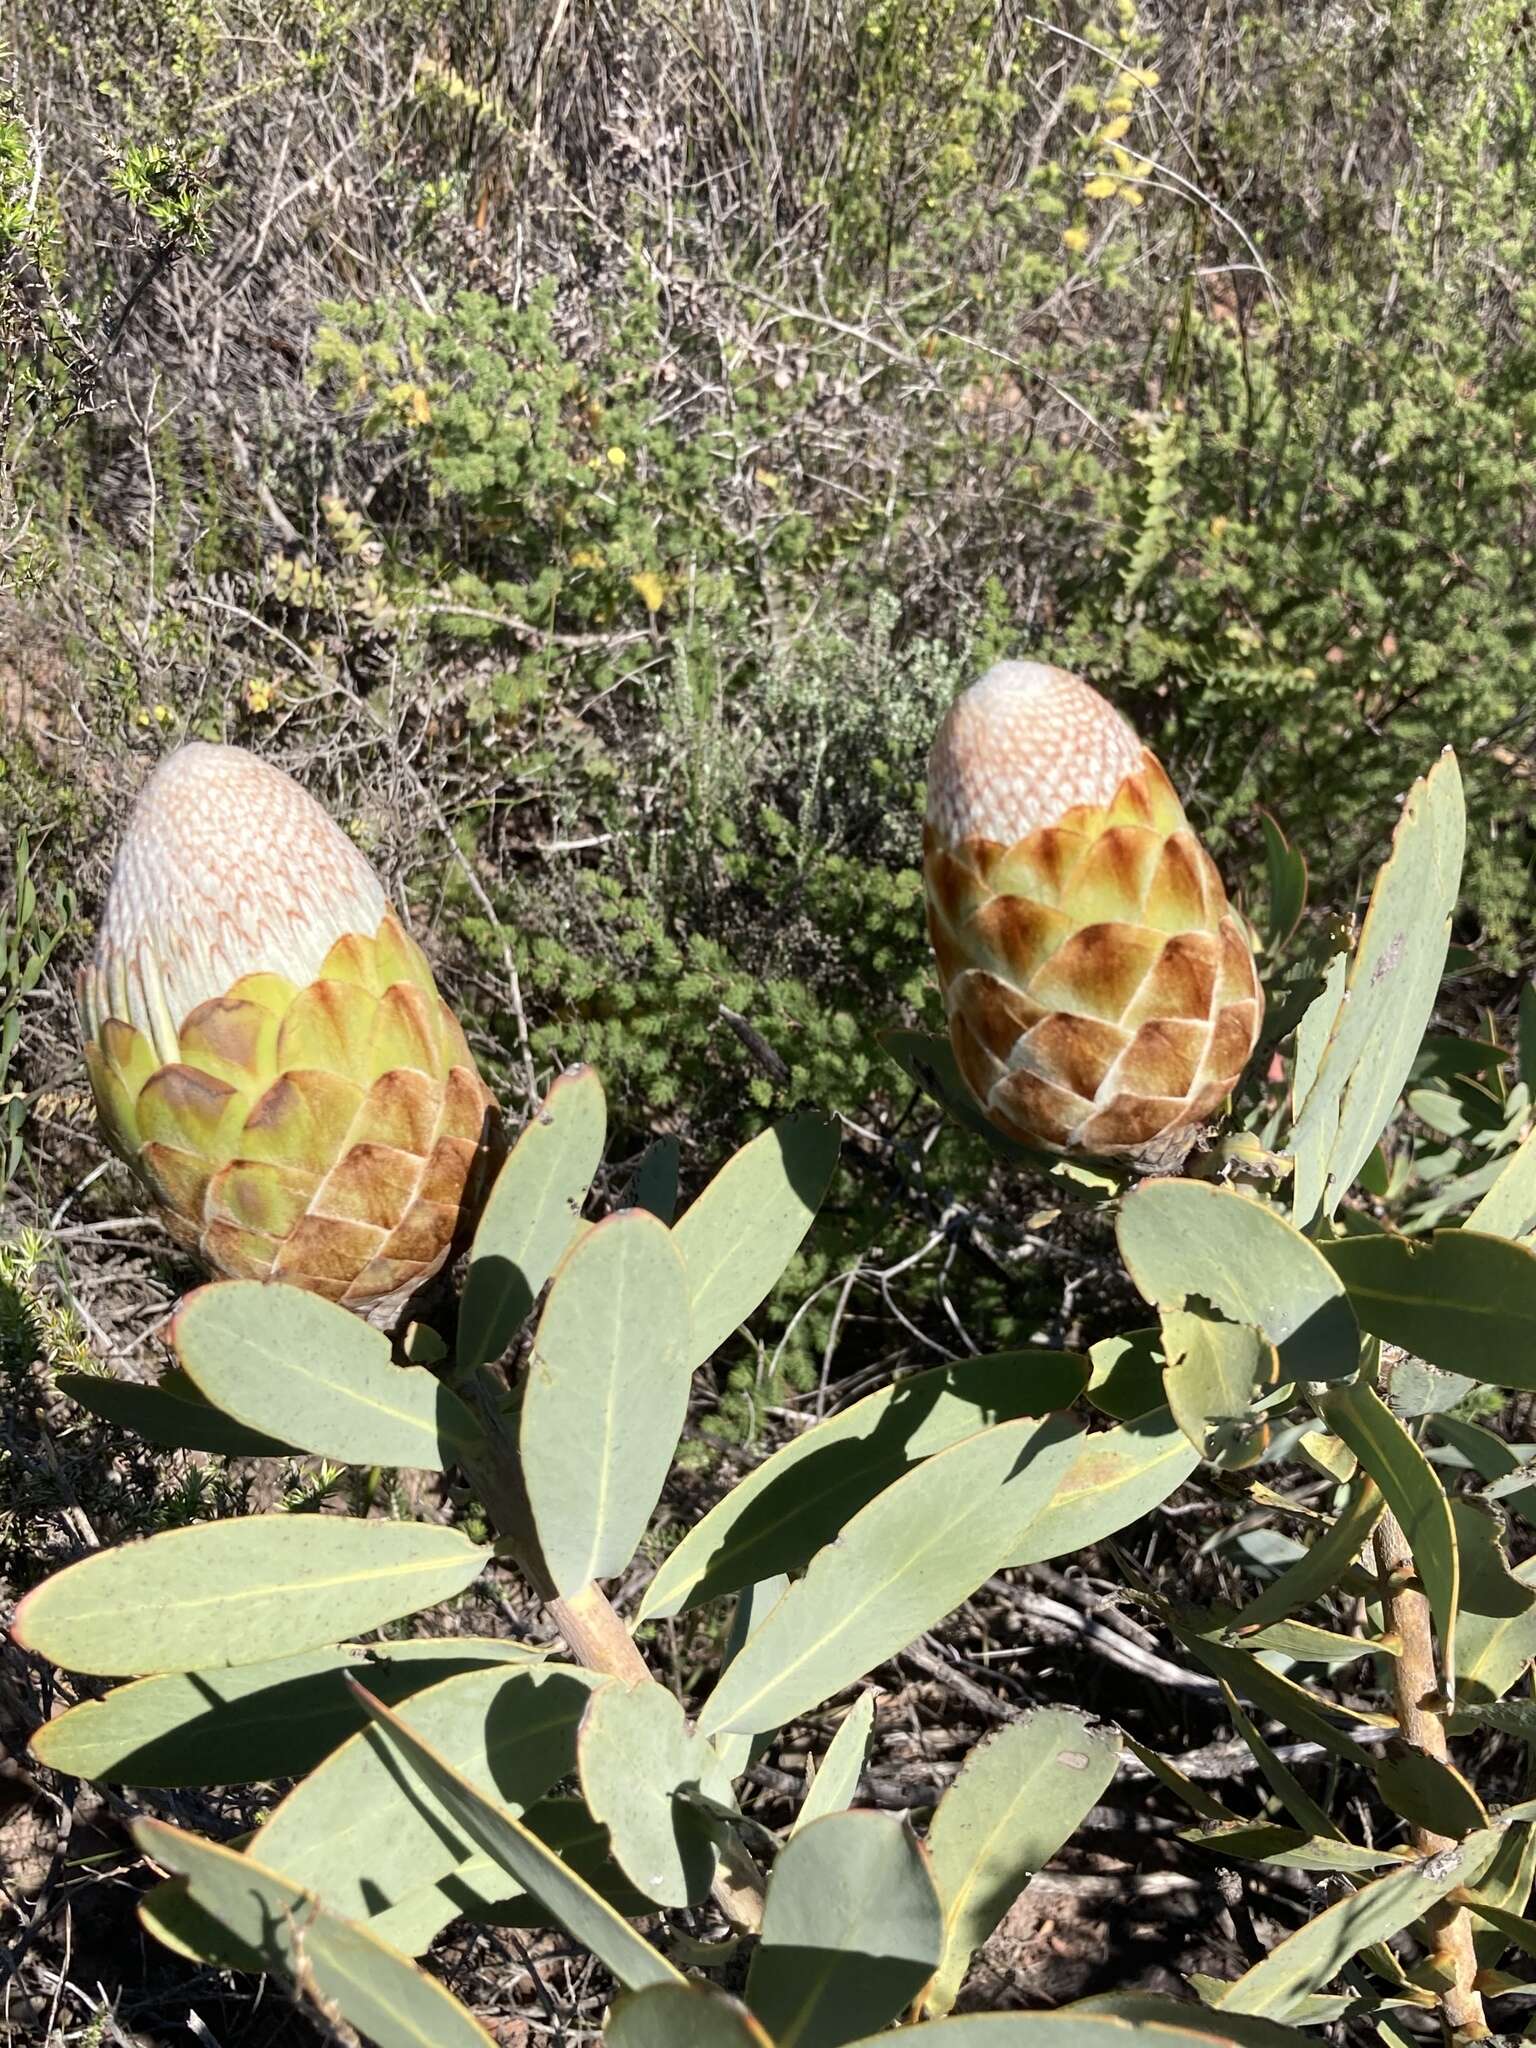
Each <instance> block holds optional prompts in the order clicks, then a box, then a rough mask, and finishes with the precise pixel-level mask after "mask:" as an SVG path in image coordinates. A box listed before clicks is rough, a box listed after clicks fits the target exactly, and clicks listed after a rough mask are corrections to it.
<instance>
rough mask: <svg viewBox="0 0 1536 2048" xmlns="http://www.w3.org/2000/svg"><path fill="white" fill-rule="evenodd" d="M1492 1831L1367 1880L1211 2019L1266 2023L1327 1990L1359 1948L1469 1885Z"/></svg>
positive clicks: (1276, 1953) (1493, 1844)
mask: <svg viewBox="0 0 1536 2048" xmlns="http://www.w3.org/2000/svg"><path fill="white" fill-rule="evenodd" d="M1500 1839H1501V1837H1500V1834H1499V1830H1498V1829H1497V1828H1486V1829H1483V1830H1482V1831H1480V1832H1479V1833H1478V1834H1475V1835H1469V1836H1468V1837H1467V1839H1466V1841H1464V1842H1462V1843H1461V1844H1460V1845H1459V1846H1458V1847H1457V1848H1455V1849H1444V1850H1442V1851H1441V1852H1440V1853H1439V1855H1437V1856H1428V1857H1426V1858H1425V1859H1424V1860H1423V1861H1422V1862H1419V1863H1410V1864H1407V1865H1405V1867H1404V1868H1403V1869H1401V1870H1394V1871H1391V1872H1389V1873H1388V1875H1387V1876H1385V1877H1378V1878H1375V1879H1372V1880H1371V1881H1370V1882H1368V1883H1366V1884H1363V1885H1362V1886H1361V1887H1360V1889H1359V1890H1358V1891H1356V1892H1353V1893H1351V1894H1350V1895H1349V1897H1347V1898H1344V1899H1340V1901H1339V1902H1338V1904H1337V1905H1335V1906H1330V1907H1329V1908H1328V1910H1327V1911H1326V1912H1325V1913H1319V1914H1317V1916H1316V1917H1315V1918H1314V1919H1311V1920H1309V1921H1308V1922H1307V1923H1306V1925H1305V1926H1304V1927H1299V1928H1298V1929H1297V1930H1296V1932H1295V1933H1294V1934H1291V1935H1287V1936H1286V1938H1285V1940H1284V1941H1282V1942H1280V1943H1278V1944H1277V1945H1276V1947H1274V1948H1273V1949H1271V1951H1270V1952H1269V1954H1268V1955H1267V1956H1265V1958H1264V1959H1263V1961H1262V1962H1258V1963H1255V1964H1254V1966H1253V1968H1252V1969H1251V1970H1249V1971H1247V1972H1246V1973H1245V1974H1244V1975H1243V1976H1241V1977H1239V1978H1238V1980H1237V1982H1236V1983H1235V1984H1233V1985H1232V1986H1231V1988H1230V1989H1229V1990H1228V1991H1226V1992H1225V1993H1224V1994H1223V1995H1222V1998H1221V2000H1220V2002H1219V2004H1218V2005H1217V2007H1216V2012H1217V2014H1218V2016H1219V2015H1222V2014H1225V2013H1228V2012H1233V2013H1253V2014H1255V2015H1258V2016H1259V2017H1270V2018H1273V2017H1275V2016H1276V2015H1283V2014H1285V2013H1287V2012H1289V2011H1290V2009H1291V2007H1292V2006H1293V2005H1294V2004H1295V2002H1296V2001H1297V2000H1298V1999H1300V1998H1304V1997H1306V1996H1307V1995H1308V1994H1309V1993H1310V1992H1314V1991H1319V1990H1321V1989H1322V1987H1323V1986H1324V1985H1325V1984H1329V1983H1331V1982H1332V1981H1333V1979H1334V1978H1335V1977H1336V1976H1337V1975H1338V1973H1339V1971H1340V1970H1341V1969H1342V1968H1343V1967H1344V1965H1345V1964H1346V1963H1347V1962H1348V1961H1349V1960H1350V1958H1351V1957H1352V1956H1357V1955H1358V1954H1359V1953H1360V1951H1361V1949H1363V1948H1370V1947H1371V1946H1372V1945H1373V1944H1374V1943H1376V1942H1378V1941H1390V1939H1391V1938H1392V1936H1393V1935H1394V1934H1400V1933H1401V1932H1402V1930H1403V1929H1404V1928H1405V1927H1408V1926H1411V1925H1412V1923H1413V1922H1414V1921H1415V1920H1417V1919H1418V1918H1419V1917H1420V1915H1421V1914H1423V1913H1424V1912H1426V1911H1427V1910H1428V1908H1429V1907H1431V1906H1433V1905H1434V1904H1435V1903H1436V1902H1437V1901H1438V1900H1440V1899H1443V1898H1444V1897H1445V1895H1446V1893H1447V1892H1449V1891H1454V1890H1455V1888H1456V1886H1457V1885H1462V1884H1475V1883H1476V1881H1477V1879H1478V1878H1479V1877H1481V1876H1482V1874H1483V1872H1484V1870H1485V1869H1486V1868H1487V1867H1488V1865H1489V1863H1491V1862H1492V1860H1493V1856H1494V1852H1495V1850H1496V1849H1497V1848H1498V1846H1499V1842H1500Z"/></svg>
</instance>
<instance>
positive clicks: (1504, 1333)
mask: <svg viewBox="0 0 1536 2048" xmlns="http://www.w3.org/2000/svg"><path fill="white" fill-rule="evenodd" d="M1324 1255H1325V1256H1326V1258H1327V1260H1328V1263H1329V1265H1330V1266H1332V1268H1333V1270H1334V1271H1335V1272H1336V1273H1337V1274H1338V1276H1339V1278H1340V1280H1342V1281H1343V1283H1344V1286H1345V1287H1346V1288H1347V1290H1348V1292H1349V1299H1350V1303H1351V1305H1352V1306H1353V1308H1354V1311H1355V1314H1356V1315H1357V1316H1358V1317H1359V1319H1360V1322H1361V1324H1362V1325H1363V1327H1364V1328H1366V1329H1367V1330H1369V1331H1370V1332H1371V1333H1372V1335H1373V1336H1377V1337H1381V1338H1384V1339H1385V1341H1386V1342H1387V1343H1389V1344H1400V1345H1401V1346H1402V1347H1403V1349H1404V1350H1405V1351H1411V1352H1413V1353H1414V1355H1415V1356H1416V1357H1419V1358H1425V1359H1428V1361H1429V1363H1430V1364H1431V1365H1438V1366H1441V1367H1443V1368H1444V1369H1445V1370H1446V1371H1447V1372H1457V1373H1464V1374H1466V1375H1467V1376H1468V1378H1470V1379H1475V1380H1485V1381H1488V1382H1490V1383H1492V1384H1493V1385H1495V1386H1501V1387H1519V1388H1522V1389H1523V1390H1525V1391H1529V1390H1531V1389H1532V1388H1536V1252H1533V1251H1531V1250H1530V1249H1528V1247H1527V1246H1525V1245H1523V1244H1511V1243H1510V1242H1509V1241H1508V1239H1506V1238H1502V1237H1484V1236H1482V1235H1480V1234H1479V1233H1477V1232H1474V1231H1471V1230H1436V1231H1434V1232H1432V1233H1431V1235H1430V1236H1429V1237H1427V1238H1423V1237H1398V1236H1396V1235H1395V1234H1394V1233H1391V1232H1388V1231H1382V1232H1379V1233H1378V1232H1373V1233H1372V1234H1371V1235H1370V1236H1369V1237H1341V1238H1339V1239H1338V1240H1337V1241H1336V1242H1334V1243H1332V1244H1330V1245H1328V1246H1326V1247H1325V1248H1324Z"/></svg>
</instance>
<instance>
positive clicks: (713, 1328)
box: [673, 1116, 838, 1371]
mask: <svg viewBox="0 0 1536 2048" xmlns="http://www.w3.org/2000/svg"><path fill="white" fill-rule="evenodd" d="M837 1153H838V1137H837V1126H836V1125H835V1124H830V1123H828V1122H827V1121H826V1120H825V1119H824V1118H822V1117H818V1116H791V1117H786V1118H785V1119H784V1120H783V1122H781V1123H777V1124H775V1125H774V1126H773V1128H772V1130H768V1131H764V1132H763V1134H762V1136H761V1137H758V1138H754V1139H753V1140H752V1142H751V1143H750V1144H749V1145H744V1146H743V1147H742V1149H741V1150H740V1151H739V1152H738V1153H737V1154H736V1155H735V1157H734V1158H733V1159H728V1160H727V1161H726V1163H725V1165H724V1166H722V1167H721V1169H720V1171H719V1172H718V1173H717V1174H716V1175H715V1177H714V1179H713V1180H712V1181H711V1182H710V1183H709V1186H708V1187H707V1188H705V1190H704V1192H703V1193H702V1194H701V1195H699V1196H698V1197H697V1199H696V1200H695V1201H693V1202H691V1203H690V1204H689V1206H688V1207H687V1208H686V1209H685V1210H684V1211H683V1213H682V1215H681V1216H680V1217H679V1219H678V1221H677V1223H676V1225H675V1226H674V1232H673V1234H674V1236H675V1237H676V1239H677V1244H678V1249H679V1251H680V1252H681V1253H682V1255H683V1263H684V1265H685V1266H686V1268H687V1272H688V1298H689V1303H690V1306H691V1308H692V1311H693V1337H692V1344H691V1348H690V1351H689V1354H688V1367H689V1370H690V1371H691V1370H692V1369H693V1367H694V1366H696V1365H702V1364H703V1362H704V1360H705V1359H706V1358H710V1357H712V1356H713V1355H714V1353H715V1352H716V1351H718V1350H719V1348H720V1346H721V1345H722V1344H723V1343H724V1342H725V1340H726V1338H727V1337H729V1336H730V1335H731V1333H732V1331H733V1330H737V1329H739V1328H740V1327H741V1325H742V1324H743V1323H744V1322H745V1321H746V1320H747V1318H748V1316H750V1315H751V1314H752V1313H753V1312H754V1310H756V1309H758V1308H760V1307H761V1306H762V1304H763V1302H764V1301H766V1300H767V1298H768V1296H769V1294H770V1293H771V1292H772V1290H773V1288H774V1286H775V1284H776V1283H777V1282H778V1280H779V1278H780V1276H781V1275H782V1274H783V1271H784V1268H785V1267H786V1266H787V1265H788V1264H789V1262H790V1260H791V1259H792V1258H793V1257H794V1255H795V1253H796V1252H797V1251H798V1250H799V1249H800V1244H801V1240H802V1239H803V1238H804V1236H805V1233H806V1232H807V1231H808V1230H809V1229H810V1227H811V1224H812V1222H813V1221H814V1219H815V1215H816V1211H817V1210H818V1209H819V1208H820V1207H821V1203H822V1198H823V1196H824V1195H825V1194H826V1192H827V1189H828V1188H829V1187H830V1186H831V1183H832V1175H833V1172H834V1170H835V1168H836V1166H837Z"/></svg>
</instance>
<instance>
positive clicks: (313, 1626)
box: [15, 1515, 488, 1678]
mask: <svg viewBox="0 0 1536 2048" xmlns="http://www.w3.org/2000/svg"><path fill="white" fill-rule="evenodd" d="M487 1555H488V1553H487V1552H486V1551H483V1550H480V1549H478V1548H477V1547H476V1546H475V1545H474V1544H473V1543H471V1542H469V1541H468V1539H467V1538H466V1537H464V1536H461V1535H460V1534H459V1533H458V1531H457V1530H456V1529H443V1528H439V1527H437V1526H436V1525H435V1524H432V1523H426V1522H373V1521H368V1522H364V1521H353V1520H351V1519H348V1518H344V1517H342V1516H340V1515H248V1516H244V1517H241V1518H239V1519H236V1520H231V1521H227V1522H205V1523H203V1524H202V1525H201V1526H199V1527H197V1528H192V1529H167V1530H163V1531H162V1532H161V1533H160V1534H159V1535H158V1536H151V1537H149V1538H148V1539H147V1540H145V1541H143V1542H140V1543H126V1544H123V1545H122V1546H121V1547H120V1548H119V1549H116V1550H99V1551H97V1552H96V1553H95V1554H94V1555H93V1556H91V1557H86V1558H82V1559H81V1560H80V1562H79V1563H78V1564H72V1565H68V1566H66V1567H65V1569H64V1570H63V1571H61V1572H56V1573H55V1574H54V1576H53V1577H52V1578H51V1579H45V1580H44V1582H43V1583H42V1585H40V1586H38V1587H37V1588H36V1589H35V1590H34V1591H33V1592H31V1593H29V1594H28V1595H27V1597H26V1598H25V1599H24V1600H23V1601H22V1603H21V1606H20V1608H19V1609H18V1610H17V1615H16V1622H15V1635H16V1640H17V1641H18V1642H19V1643H21V1644H22V1645H23V1646H24V1647H25V1648H27V1649H29V1650H36V1651H37V1652H38V1654H39V1655H40V1656H44V1657H51V1658H52V1659H53V1661H54V1663H55V1664H62V1665H64V1666H65V1667H66V1668H67V1669H69V1670H71V1671H90V1672H96V1673H99V1674H101V1675H103V1676H105V1677H109V1678H117V1677H128V1678H134V1677H139V1676H141V1675H142V1674H144V1673H147V1672H152V1671H199V1670H202V1669H203V1668H204V1667H209V1668H212V1667H214V1666H217V1665H220V1664H257V1663H262V1662H265V1661H266V1660H268V1659H270V1658H272V1657H274V1656H276V1655H278V1654H279V1653H280V1652H283V1653H290V1654H293V1653H297V1652H298V1651H300V1650H308V1649H317V1648H318V1647H319V1646H320V1645H321V1644H323V1643H335V1642H339V1641H342V1640H344V1639H345V1638H346V1637H348V1636H353V1635H358V1634H360V1633H361V1632H362V1631H363V1630H365V1629H370V1628H377V1627H378V1626H379V1624H380V1623H381V1622H386V1621H395V1620H397V1619H398V1618H399V1617H400V1616H401V1615H402V1614H412V1613H415V1612H416V1611H417V1610H418V1609H420V1608H423V1607H431V1606H433V1605H435V1603H436V1602H437V1601H439V1600H447V1599H449V1598H451V1597H452V1595H453V1594H455V1593H461V1592H462V1591H463V1590H464V1588H465V1587H466V1586H468V1585H469V1584H471V1583H472V1581H473V1580H474V1579H476V1578H477V1577H478V1576H479V1574H480V1571H481V1569H482V1567H483V1566H484V1564H485V1561H486V1557H487Z"/></svg>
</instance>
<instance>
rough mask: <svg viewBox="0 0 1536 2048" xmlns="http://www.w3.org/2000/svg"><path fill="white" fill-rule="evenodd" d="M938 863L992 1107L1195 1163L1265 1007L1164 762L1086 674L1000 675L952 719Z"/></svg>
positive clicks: (948, 948)
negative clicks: (1199, 1142)
mask: <svg viewBox="0 0 1536 2048" xmlns="http://www.w3.org/2000/svg"><path fill="white" fill-rule="evenodd" d="M923 851H924V858H923V870H924V878H925V883H926V888H927V897H928V925H929V933H930V936H931V938H932V941H933V947H934V953H935V956H936V958H937V961H938V968H939V978H940V981H941V983H942V985H943V988H944V994H945V1001H946V1006H947V1008H948V1012H949V1026H950V1036H951V1039H952V1041H953V1044H954V1049H955V1057H956V1059H957V1061H958V1063H959V1065H960V1069H961V1071H962V1073H963V1074H964V1076H965V1079H966V1081H967V1083H968V1085H969V1086H970V1088H971V1089H972V1090H973V1091H974V1093H975V1095H976V1097H977V1099H978V1101H979V1102H980V1103H981V1105H982V1107H983V1108H984V1109H985V1110H986V1112H987V1114H988V1116H989V1117H990V1118H991V1119H992V1121H993V1122H994V1123H995V1124H996V1125H997V1126H998V1128H999V1129H1000V1130H1002V1131H1004V1132H1005V1133H1006V1134H1007V1135H1009V1136H1010V1137H1013V1138H1016V1139H1019V1140H1022V1141H1023V1142H1025V1143H1028V1144H1033V1145H1039V1146H1044V1147H1045V1148H1046V1149H1048V1150H1051V1151H1056V1152H1081V1153H1087V1154H1091V1155H1093V1156H1095V1157H1098V1158H1105V1159H1125V1160H1127V1161H1128V1162H1130V1163H1131V1164H1133V1165H1135V1166H1137V1167H1140V1168H1141V1169H1143V1170H1145V1171H1170V1170H1173V1169H1174V1168H1176V1167H1177V1166H1178V1165H1179V1164H1180V1163H1181V1162H1182V1160H1183V1158H1184V1156H1185V1155H1186V1153H1187V1152H1188V1150H1189V1147H1190V1146H1191V1144H1192V1143H1193V1142H1194V1139H1195V1136H1196V1134H1197V1131H1198V1127H1199V1125H1200V1124H1201V1123H1202V1122H1203V1121H1204V1120H1205V1119H1207V1118H1209V1117H1210V1116H1211V1114H1212V1113H1213V1112H1214V1111H1215V1109H1216V1108H1217V1106H1218V1105H1219V1104H1220V1103H1221V1102H1222V1101H1223V1100H1224V1098H1225V1097H1226V1096H1227V1095H1228V1094H1229V1093H1230V1092H1231V1090H1232V1088H1233V1086H1234V1085H1235V1083H1236V1081H1237V1080H1238V1078H1239V1076H1240V1075H1241V1073H1242V1070H1243V1068H1244V1066H1245V1065H1246V1063H1247V1061H1248V1058H1249V1055H1250V1054H1251V1052H1252V1050H1253V1046H1254V1041H1255V1039H1256V1038H1257V1036H1258V1030H1259V1024H1260V1021H1261V1019H1262V1016H1263V996H1262V992H1261V990H1260V987H1259V981H1258V975H1257V973H1256V971H1255V967H1254V961H1253V954H1252V949H1251V947H1250V944H1249V941H1248V937H1247V934H1246V932H1245V931H1244V929H1243V926H1242V925H1241V924H1240V922H1239V921H1238V919H1237V917H1236V916H1235V915H1234V914H1233V912H1232V910H1231V908H1230V906H1229V905H1228V902H1227V894H1226V890H1225V889H1224V888H1223V886H1222V882H1221V877H1220V876H1219V875H1218V873H1217V872H1216V868H1215V866H1214V864H1213V863H1212V861H1211V859H1210V856H1209V855H1208V854H1207V853H1206V851H1205V849H1204V848H1203V847H1202V846H1201V844H1200V842H1199V840H1198V839H1197V838H1196V837H1195V834H1194V832H1193V831H1192V830H1191V829H1190V826H1189V824H1188V821H1187V820H1186V818H1185V816H1184V811H1183V807H1182V805H1181V804H1180V802H1179V799H1178V797H1177V795H1176V794H1175V792H1174V790H1173V787H1172V785H1171V784H1170V783H1169V781H1168V778H1167V776H1166V775H1165V774H1164V773H1163V770H1162V768H1161V767H1160V766H1159V764H1158V762H1157V760H1156V758H1155V756H1154V755H1153V754H1152V753H1151V752H1150V751H1149V750H1148V749H1147V748H1144V747H1143V746H1142V745H1141V744H1140V742H1139V741H1138V740H1137V738H1136V736H1135V734H1134V733H1133V732H1132V730H1131V728H1130V727H1129V726H1128V725H1127V724H1126V722H1125V720H1124V719H1122V718H1121V717H1120V715H1119V714H1118V713H1117V712H1116V711H1114V710H1113V709H1112V707H1111V706H1110V705H1109V704H1108V703H1107V702H1106V701H1105V700H1104V699H1103V698H1102V697H1100V696H1099V694H1098V693H1097V691H1095V690H1093V689H1092V688H1091V687H1090V686H1089V685H1088V684H1086V683H1084V682H1082V681H1080V680H1079V679H1078V678H1077V677H1075V676H1070V675H1068V674H1066V673H1065V672H1064V671H1062V670H1060V669H1052V668H1045V667H1042V666H1039V665H1037V664H1035V663H1026V662H1007V663H1001V664H999V666H998V667H996V668H994V669H992V670H990V671H989V672H988V674H987V675H986V676H984V677H983V678H982V680H981V681H980V682H979V683H977V684H976V685H974V686H973V687H972V689H971V690H969V691H967V692H966V693H965V695H964V696H963V697H962V698H961V699H960V700H959V702H958V703H957V704H956V705H955V706H954V707H953V709H952V710H951V711H950V713H949V715H948V717H947V718H946V720H945V722H944V724H943V726H942V727H941V728H940V731H939V735H938V738H937V739H936V741H935V743H934V748H933V755H932V759H931V762H930V769H929V799H928V821H927V824H926V826H925V829H924V839H923Z"/></svg>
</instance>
